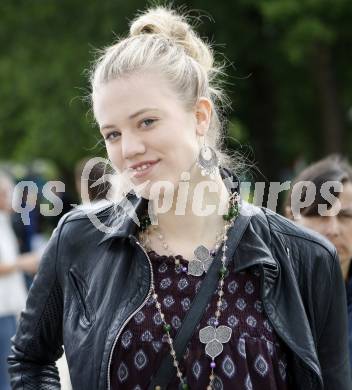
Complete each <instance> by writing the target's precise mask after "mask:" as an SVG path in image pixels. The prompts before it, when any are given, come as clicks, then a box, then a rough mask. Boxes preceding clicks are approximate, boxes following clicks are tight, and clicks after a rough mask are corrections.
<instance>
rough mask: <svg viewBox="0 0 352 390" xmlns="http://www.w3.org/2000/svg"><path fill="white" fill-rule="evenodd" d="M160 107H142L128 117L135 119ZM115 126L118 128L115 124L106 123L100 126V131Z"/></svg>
mask: <svg viewBox="0 0 352 390" xmlns="http://www.w3.org/2000/svg"><path fill="white" fill-rule="evenodd" d="M157 110H158V109H157V108H149V107H147V108H142V109H141V110H138V111H136V112H135V113H134V114H131V115H130V116H129V117H128V119H129V120H131V119H134V118H136V117H137V116H138V115H141V114H144V113H145V112H147V111H157ZM113 128H116V126H114V125H104V126H102V127H101V128H100V131H101V130H104V129H105V130H106V129H113Z"/></svg>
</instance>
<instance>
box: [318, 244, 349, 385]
mask: <svg viewBox="0 0 352 390" xmlns="http://www.w3.org/2000/svg"><path fill="white" fill-rule="evenodd" d="M328 291H329V294H328V295H326V297H327V300H326V302H325V305H326V306H325V307H326V320H325V323H324V325H323V326H322V330H321V332H320V335H319V339H318V346H317V347H318V356H319V361H320V365H321V369H322V374H323V381H324V389H326V390H351V389H352V381H351V372H350V362H349V351H348V326H347V302H346V289H345V285H344V282H343V278H342V273H341V269H340V265H339V260H338V257H337V254H336V251H335V255H334V258H333V262H332V266H331V286H330V289H329V290H328Z"/></svg>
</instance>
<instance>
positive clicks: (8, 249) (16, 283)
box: [0, 172, 38, 390]
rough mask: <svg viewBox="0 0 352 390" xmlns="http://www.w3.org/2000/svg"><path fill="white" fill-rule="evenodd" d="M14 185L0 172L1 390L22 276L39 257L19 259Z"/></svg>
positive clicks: (6, 385) (23, 293)
mask: <svg viewBox="0 0 352 390" xmlns="http://www.w3.org/2000/svg"><path fill="white" fill-rule="evenodd" d="M13 188H14V184H13V182H12V180H11V178H10V177H9V176H8V175H6V174H5V173H3V172H0V390H9V389H10V382H9V376H8V373H7V356H8V354H9V352H10V344H11V342H10V339H11V337H12V336H13V335H14V334H15V331H16V318H17V316H18V315H19V314H20V312H21V310H22V309H24V307H25V302H26V297H27V289H26V285H25V281H24V276H23V274H22V271H23V272H28V273H31V274H33V273H35V272H36V270H37V265H38V256H36V255H33V254H26V255H22V256H19V246H18V242H17V238H16V236H15V233H14V230H13V228H12V221H11V216H12V210H11V201H12V194H13Z"/></svg>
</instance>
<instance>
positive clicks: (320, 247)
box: [262, 208, 338, 272]
mask: <svg viewBox="0 0 352 390" xmlns="http://www.w3.org/2000/svg"><path fill="white" fill-rule="evenodd" d="M262 210H263V214H264V215H265V217H266V219H267V223H268V228H269V230H270V235H271V240H272V242H273V245H274V246H275V247H277V246H278V245H281V246H284V248H283V249H285V250H286V251H287V255H288V257H289V258H290V260H291V261H292V262H293V263H294V264H293V265H295V266H296V267H299V268H302V267H303V268H304V269H305V271H307V270H310V271H311V272H312V271H314V270H316V271H317V270H318V269H319V268H324V269H328V270H329V271H330V272H331V270H332V269H333V268H336V265H337V264H338V257H337V252H336V248H335V247H334V246H333V245H332V243H331V242H330V241H328V240H327V239H326V238H325V237H323V236H322V235H320V234H319V233H317V232H315V231H313V230H311V229H308V228H304V227H301V226H298V225H297V224H295V223H293V222H292V221H291V220H289V219H287V218H285V217H283V216H281V215H279V214H277V213H275V212H273V211H271V210H269V209H265V208H263V209H262Z"/></svg>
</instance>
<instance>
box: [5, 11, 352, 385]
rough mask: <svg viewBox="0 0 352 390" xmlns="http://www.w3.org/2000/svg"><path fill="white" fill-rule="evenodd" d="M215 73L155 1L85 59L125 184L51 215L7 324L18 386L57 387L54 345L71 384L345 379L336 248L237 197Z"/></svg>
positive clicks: (189, 32)
mask: <svg viewBox="0 0 352 390" xmlns="http://www.w3.org/2000/svg"><path fill="white" fill-rule="evenodd" d="M218 73H219V69H218V68H217V67H216V65H215V63H214V59H213V53H212V51H211V50H210V48H209V46H208V45H207V44H206V43H205V42H204V41H203V40H201V39H200V38H199V37H198V36H197V34H196V33H195V32H194V31H193V29H192V28H191V26H190V25H189V24H188V23H187V21H186V19H185V18H184V17H183V16H181V15H179V14H177V13H176V12H174V11H172V10H170V9H167V8H155V9H151V10H148V11H147V12H145V13H143V14H141V15H139V16H138V17H137V18H136V19H135V20H134V21H133V22H132V24H131V27H130V34H129V36H128V37H127V38H124V39H121V40H119V41H118V42H116V43H115V44H114V45H112V46H110V47H108V48H107V49H106V50H105V52H104V54H103V55H102V56H101V58H99V60H98V61H97V63H96V64H95V66H94V69H93V71H92V77H91V83H92V103H93V109H94V114H95V117H96V120H97V123H98V125H99V128H100V132H101V134H102V136H103V137H104V139H105V144H106V149H107V152H108V156H109V159H110V161H111V163H112V165H113V166H114V167H115V169H116V171H117V172H118V173H120V174H121V173H122V174H123V175H124V177H127V178H128V179H129V181H128V180H127V181H126V182H129V183H130V184H131V185H132V187H131V188H127V190H124V191H122V193H123V192H124V194H125V195H124V197H123V199H122V200H121V201H120V202H119V204H118V205H116V204H115V205H113V206H111V207H107V208H105V209H103V210H101V211H100V212H99V213H98V215H97V219H98V220H99V223H100V224H96V223H92V218H91V216H89V215H87V214H84V212H82V211H76V212H73V213H70V214H68V215H66V216H65V217H64V218H63V219H62V220H61V222H60V223H59V226H58V228H57V229H56V231H55V233H54V234H53V237H52V239H51V242H50V245H49V246H48V249H47V252H46V254H45V255H44V257H43V260H42V264H41V268H40V271H39V273H38V276H37V278H36V280H35V282H34V285H33V287H32V289H31V291H30V294H29V298H28V301H27V308H26V310H25V312H24V313H23V315H22V317H21V322H20V326H19V328H18V331H17V334H16V337H15V338H14V339H13V347H12V355H11V356H10V358H9V363H10V373H11V378H12V386H13V388H14V389H26V388H33V389H40V388H45V389H58V388H59V386H60V385H59V378H58V375H57V371H56V367H55V361H56V360H57V359H58V358H59V356H60V355H61V354H62V345H64V347H65V352H66V356H67V360H68V365H69V369H70V375H71V380H72V385H73V388H74V389H75V390H78V389H82V390H83V389H84V390H89V389H92V390H93V389H94V390H97V389H99V390H100V389H101V390H103V389H109V390H111V389H135V390H137V389H156V390H159V389H166V388H168V389H179V388H180V389H207V390H209V389H266V390H273V389H323V388H326V389H336V390H337V389H339V390H341V389H345V390H347V389H350V388H351V383H350V375H349V365H348V350H347V329H346V302H345V300H346V297H345V291H344V286H343V281H342V277H341V272H340V268H339V266H338V260H337V256H336V252H335V249H334V248H333V246H331V245H329V244H328V243H327V242H325V241H322V239H320V238H319V237H316V236H314V235H311V234H309V233H307V232H305V231H301V230H300V229H299V228H298V227H296V226H295V225H294V224H291V223H290V222H288V221H287V220H285V219H283V218H282V217H280V216H278V215H276V214H274V213H271V212H268V211H266V210H262V209H254V208H253V207H250V206H249V205H246V204H245V203H243V202H241V200H240V199H239V196H238V194H237V192H236V191H237V187H238V181H237V178H236V176H235V174H234V173H233V170H232V168H231V167H232V166H233V162H232V161H231V159H230V158H229V157H228V156H227V155H226V154H225V153H224V151H223V150H222V149H221V146H222V142H221V141H222V126H221V124H222V121H221V118H220V115H219V109H221V107H220V103H221V101H222V100H221V99H222V94H221V90H219V88H217V87H216V76H217V75H218ZM127 206H128V207H127ZM95 221H96V220H95Z"/></svg>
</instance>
